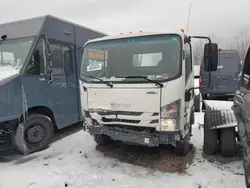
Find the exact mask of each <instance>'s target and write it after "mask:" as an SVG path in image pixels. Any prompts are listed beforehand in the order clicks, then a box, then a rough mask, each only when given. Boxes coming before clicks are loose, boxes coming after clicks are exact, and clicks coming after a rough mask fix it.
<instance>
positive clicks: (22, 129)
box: [14, 114, 54, 155]
mask: <svg viewBox="0 0 250 188" xmlns="http://www.w3.org/2000/svg"><path fill="white" fill-rule="evenodd" d="M53 135H54V127H53V124H52V121H51V119H50V118H49V117H47V116H45V115H42V114H31V115H29V116H28V118H27V120H26V122H25V123H21V124H19V125H18V127H17V130H16V134H15V138H14V139H15V146H16V148H17V150H19V151H20V152H21V153H23V154H25V155H27V154H29V153H33V152H37V151H40V150H42V149H44V148H46V147H47V146H48V145H49V143H50V140H51V138H52V137H53Z"/></svg>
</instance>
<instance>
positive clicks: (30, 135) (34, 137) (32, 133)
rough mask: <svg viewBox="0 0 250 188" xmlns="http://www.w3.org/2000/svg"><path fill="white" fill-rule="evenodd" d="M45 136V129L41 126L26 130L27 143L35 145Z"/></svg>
mask: <svg viewBox="0 0 250 188" xmlns="http://www.w3.org/2000/svg"><path fill="white" fill-rule="evenodd" d="M44 135H45V133H44V129H43V127H42V126H41V125H34V126H32V127H29V128H28V129H27V130H26V141H27V142H29V143H32V144H35V143H38V142H40V141H41V140H42V139H43V137H44Z"/></svg>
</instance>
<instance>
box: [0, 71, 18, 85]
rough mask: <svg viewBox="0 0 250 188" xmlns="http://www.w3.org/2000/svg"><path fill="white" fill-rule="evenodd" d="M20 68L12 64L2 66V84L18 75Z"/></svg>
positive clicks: (0, 73) (0, 77)
mask: <svg viewBox="0 0 250 188" xmlns="http://www.w3.org/2000/svg"><path fill="white" fill-rule="evenodd" d="M18 74H19V71H18V69H15V68H13V67H10V66H0V84H1V85H2V83H5V82H6V81H8V80H9V78H10V79H11V78H12V77H13V76H14V75H18Z"/></svg>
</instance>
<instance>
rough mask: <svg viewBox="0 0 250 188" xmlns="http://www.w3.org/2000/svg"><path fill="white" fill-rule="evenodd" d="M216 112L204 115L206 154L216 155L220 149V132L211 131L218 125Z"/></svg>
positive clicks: (204, 145)
mask: <svg viewBox="0 0 250 188" xmlns="http://www.w3.org/2000/svg"><path fill="white" fill-rule="evenodd" d="M216 117H217V116H216V112H214V111H212V112H206V113H205V114H204V143H203V151H204V153H206V154H214V153H215V152H217V151H218V149H219V144H218V132H217V130H216V129H210V128H212V127H213V126H215V125H217V124H218V119H217V118H216Z"/></svg>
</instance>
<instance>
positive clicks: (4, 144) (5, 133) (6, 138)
mask: <svg viewBox="0 0 250 188" xmlns="http://www.w3.org/2000/svg"><path fill="white" fill-rule="evenodd" d="M11 147H12V139H11V130H10V129H7V130H4V129H0V151H5V150H8V149H10V148H11Z"/></svg>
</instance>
